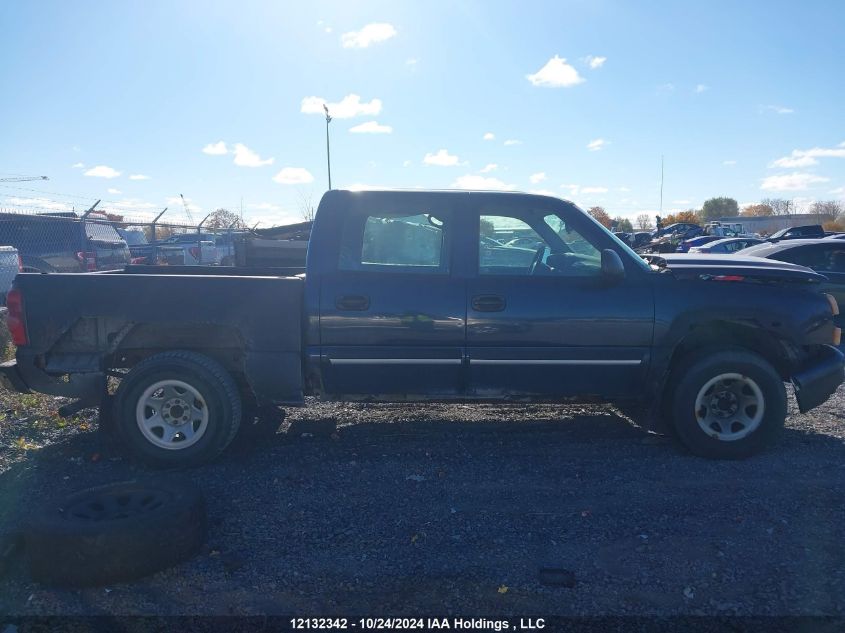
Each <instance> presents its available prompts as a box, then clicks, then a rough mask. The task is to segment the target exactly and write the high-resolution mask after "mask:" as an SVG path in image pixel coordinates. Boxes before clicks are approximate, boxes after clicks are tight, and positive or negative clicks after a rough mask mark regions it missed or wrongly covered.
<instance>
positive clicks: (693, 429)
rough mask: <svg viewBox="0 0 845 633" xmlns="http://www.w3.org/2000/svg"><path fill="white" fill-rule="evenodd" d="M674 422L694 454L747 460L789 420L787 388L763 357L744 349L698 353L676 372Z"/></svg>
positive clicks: (677, 432)
mask: <svg viewBox="0 0 845 633" xmlns="http://www.w3.org/2000/svg"><path fill="white" fill-rule="evenodd" d="M675 374H676V376H677V380H675V381H673V382H674V389H672V390H671V391H670V394H671V397H672V403H671V410H672V422H673V426H674V429H675V432H676V434H677V436H678V439H680V441H681V442H682V443H683V444H684V446H686V447H687V448H688V449H689V450H690V451H691V452H692V453H695V454H696V455H699V456H701V457H707V458H710V459H743V458H745V457H749V456H751V455H753V454H755V453H758V452H759V451H760V450H762V449H763V448H764V447H766V446H768V445H770V444H771V443H773V442H774V440H775V439H776V438H777V436H778V435H779V434H780V431H781V430H782V429H783V424H784V420H785V419H786V389H785V388H784V385H783V380H781V378H780V376H779V375H778V373H777V372H776V371H775V369H774V367H772V366H771V365H770V364H769V363H768V362H767V361H766V360H765V359H764V358H763V357H762V356H760V355H758V354H755V353H753V352H750V351H746V350H743V349H724V350H721V351H711V352H703V353H700V354H696V355H694V356H692V357H690V358H689V359H687V360H686V361H685V362H682V363H681V364H680V366H679V367H678V368H677V370H676V372H675Z"/></svg>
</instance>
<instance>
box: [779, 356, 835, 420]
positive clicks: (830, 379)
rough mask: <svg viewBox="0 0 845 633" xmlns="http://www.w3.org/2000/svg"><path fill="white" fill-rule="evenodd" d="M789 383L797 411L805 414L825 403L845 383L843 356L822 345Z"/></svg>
mask: <svg viewBox="0 0 845 633" xmlns="http://www.w3.org/2000/svg"><path fill="white" fill-rule="evenodd" d="M791 381H792V385H793V386H794V387H795V398H796V399H797V400H798V409H799V411H801V413H807V411H810V410H811V409H815V408H816V407H817V406H819V405H820V404H822V403H824V402H826V401H827V399H828V398H830V396H832V395H833V394H834V392H835V391H836V390H837V389H838V388H839V385H841V384H842V382H843V381H845V355H843V354H842V352H840V351H839V350H838V349H836V348H835V347H833V346H832V345H824V346H823V347H822V349H821V352H820V353H819V354H818V355H817V356H814V357H813V358H812V359H811V360H810V361H809V362H808V363H807V364H806V365H805V366H804V368H803V369H802V370H801V371H799V372H797V373H796V374H794V375H793V376H792V377H791Z"/></svg>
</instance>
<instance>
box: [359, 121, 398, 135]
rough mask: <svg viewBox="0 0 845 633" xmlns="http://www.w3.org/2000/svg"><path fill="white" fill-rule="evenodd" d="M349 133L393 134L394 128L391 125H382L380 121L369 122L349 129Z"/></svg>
mask: <svg viewBox="0 0 845 633" xmlns="http://www.w3.org/2000/svg"><path fill="white" fill-rule="evenodd" d="M349 131H350V132H352V133H353V134H391V133H392V132H393V128H392V127H390V126H389V125H382V124H381V123H379V122H378V121H367V122H366V123H361V124H360V125H356V126H355V127H351V128H349Z"/></svg>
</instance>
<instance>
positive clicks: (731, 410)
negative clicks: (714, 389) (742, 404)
mask: <svg viewBox="0 0 845 633" xmlns="http://www.w3.org/2000/svg"><path fill="white" fill-rule="evenodd" d="M710 408H711V409H712V410H713V413H714V414H715V415H716V416H718V417H720V418H729V417H731V416H732V415H734V414H735V413H736V412H737V410H738V409H739V398H737V396H736V394H735V393H733V392H731V391H720V392H718V393H717V394H716V395H714V396H713V398H711V399H710Z"/></svg>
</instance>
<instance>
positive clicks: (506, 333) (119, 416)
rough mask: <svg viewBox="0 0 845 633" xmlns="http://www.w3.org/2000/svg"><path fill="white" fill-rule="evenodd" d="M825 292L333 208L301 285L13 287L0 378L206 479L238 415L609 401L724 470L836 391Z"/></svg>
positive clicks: (555, 218)
mask: <svg viewBox="0 0 845 633" xmlns="http://www.w3.org/2000/svg"><path fill="white" fill-rule="evenodd" d="M514 236H519V237H524V238H530V243H531V244H532V247H531V248H526V247H525V246H524V244H525V243H529V241H528V240H525V241H524V243H522V244H523V245H515V244H509V242H512V241H513V240H514V239H515V237H514ZM823 280H824V277H822V276H821V275H819V274H817V273H815V272H813V271H812V270H809V269H807V268H804V267H802V266H797V265H794V264H788V263H785V262H779V261H773V260H764V259H759V258H753V257H746V258H741V257H730V256H726V257H723V258H714V257H712V256H711V257H706V256H695V255H680V254H678V255H676V254H667V255H654V256H652V261H651V263H647V262H646V261H644V260H643V258H641V257H639V256H638V255H636V254H635V253H634V252H633V251H632V250H631V249H630V248H629V247H628V246H627V245H625V244H624V243H622V242H621V241H620V240H618V239H617V238H615V237H614V236H613V235H612V234H611V233H610V232H608V231H607V230H605V229H604V228H603V227H602V226H601V225H599V224H598V223H597V222H595V221H594V220H593V219H592V218H590V216H589V215H587V214H586V213H584V212H583V211H582V210H581V209H579V208H578V207H577V206H575V205H574V204H572V203H570V202H566V201H563V200H560V199H557V198H551V197H545V196H538V195H529V194H519V193H494V192H458V191H442V192H435V191H399V192H397V191H369V192H350V191H330V192H328V193H326V194H325V195H324V196H323V199H322V201H321V203H320V206H319V209H318V212H317V215H316V219H315V222H314V225H313V229H312V232H311V240H310V244H309V248H308V256H307V263H306V268H305V269H304V270H303V269H298V268H293V269H256V268H239V267H231V268H229V267H227V268H219V267H218V268H208V267H201V266H196V267H189V266H187V267H179V266H162V267H155V266H128V267H126V268H125V269H124V270H122V271H116V272H107V273H98V274H63V275H38V274H21V275H19V276H18V277H17V279H16V281H15V284H14V287H13V289H12V290H11V292H10V293H9V299H8V306H9V317H8V322H9V328H10V330H11V334H12V336H13V339H14V342H15V344H16V345H17V354H16V360H15V361H11V362H8V363H6V364H4V365H3V366H2V367H0V379H2V382H3V384H4V385H5V386H6V387H7V388H10V389H15V390H18V391H28V390H35V391H41V392H45V393H51V394H56V395H63V396H70V397H74V398H76V399H77V402H76V404H75V405H73V406H70V407H66V408H65V412H66V413H67V412H70V411H71V410H72V409H73V408H81V407H85V406H100V407H103V408H105V410H106V411H108V412H111V415H109V416H103V417H104V418H110V419H111V421H112V423H113V424H114V426H115V428H116V430H117V432H118V433H119V435H120V437H121V438H122V439H123V441H124V442H125V444H126V445H127V447H128V448H129V449H130V451H131V452H132V453H133V454H134V455H136V456H138V457H140V458H143V459H145V460H147V461H150V462H154V463H157V464H165V465H183V464H195V463H200V462H205V461H208V460H210V459H212V458H214V457H215V456H216V455H218V454H219V453H220V452H221V451H223V450H224V448H225V447H226V445H227V444H228V443H229V442H230V441H231V440H232V438H233V437H234V436H235V434H236V432H237V430H238V426H239V424H240V421H241V419H242V418H244V416H247V415H252V414H253V413H254V412H255V411H256V410H257V408H260V407H265V406H299V405H302V404H304V397H305V396H306V395H315V396H320V397H322V398H326V399H344V400H368V401H409V402H414V401H472V402H483V401H506V402H513V403H522V402H563V401H566V402H569V401H573V400H586V401H605V402H612V403H616V404H617V405H618V406H619V407H621V408H622V409H623V410H624V411H625V412H627V413H629V414H631V415H632V416H633V417H634V418H635V419H636V420H637V421H638V422H639V423H640V424H642V425H644V426H645V427H646V428H649V429H653V430H656V431H662V432H670V433H672V434H674V435H675V436H677V438H678V439H679V440H680V441H681V442H682V443H683V445H685V446H686V447H687V448H688V449H689V450H690V451H692V452H693V453H696V454H698V455H703V456H707V457H711V458H741V457H746V456H748V455H751V454H753V453H755V452H757V451H759V450H760V449H761V448H762V447H764V446H766V445H767V444H769V443H770V442H772V441H773V439H774V438H775V437H776V436H777V434H778V432H779V430H780V429H781V427H782V426H783V423H784V418H785V416H786V398H787V395H786V390H785V387H784V384H785V383H792V385H794V387H795V393H796V397H797V401H798V405H799V408H800V410H801V411H802V412H805V411H809V410H810V409H812V408H814V407H816V406H818V405H819V404H821V403H823V402H824V401H825V400H827V399H828V397H829V396H830V395H831V394H832V393H833V392H834V391H835V390H836V389H837V388H838V387H839V385H840V384H841V383H842V381H843V356H842V354H841V353H840V352H839V351H838V350H837V349H836V347H835V345H837V344H838V343H839V338H840V331H839V329H838V328H837V327H836V325H835V324H834V317H835V316H836V315H837V314H838V308H837V304H836V302H835V301H834V300H833V298H832V297H830V296H829V295H826V294H824V293H823V292H821V291H820V282H822V281H823ZM108 377H112V378H114V379H117V380H118V381H119V386H118V387H117V390H116V392H114V393H110V392H109V390H108V389H107V388H106V384H107V378H108Z"/></svg>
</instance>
